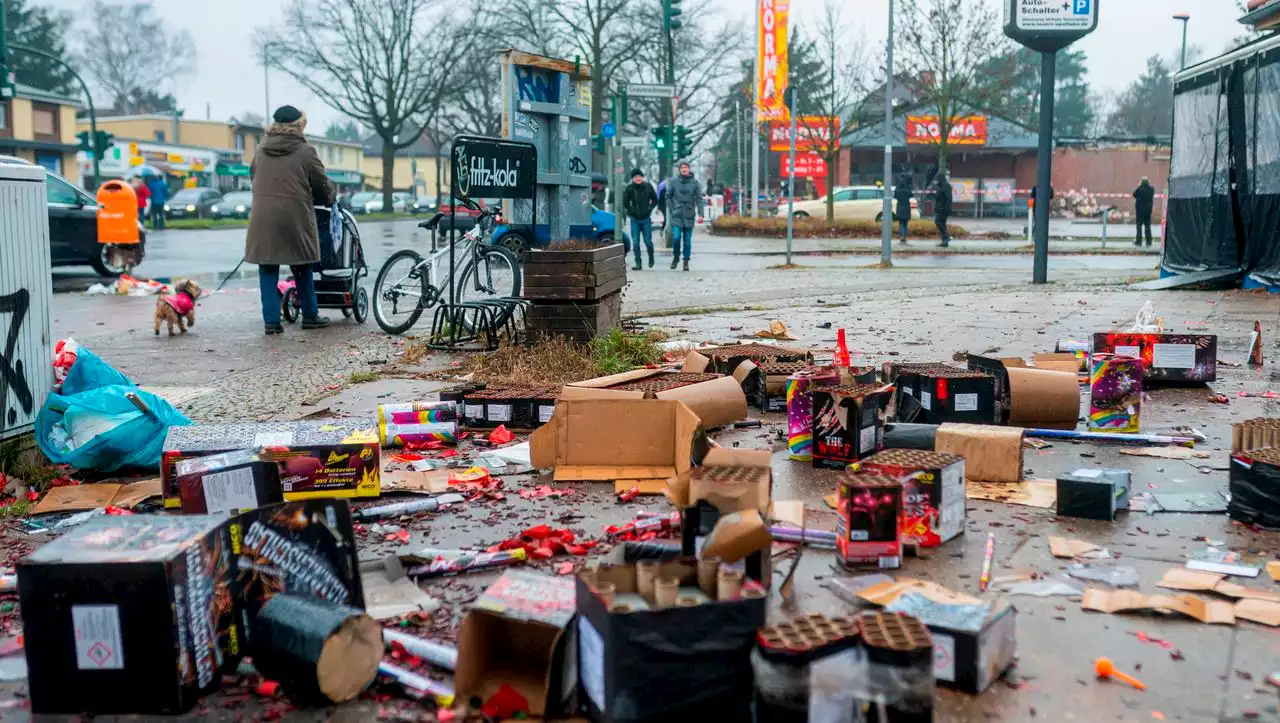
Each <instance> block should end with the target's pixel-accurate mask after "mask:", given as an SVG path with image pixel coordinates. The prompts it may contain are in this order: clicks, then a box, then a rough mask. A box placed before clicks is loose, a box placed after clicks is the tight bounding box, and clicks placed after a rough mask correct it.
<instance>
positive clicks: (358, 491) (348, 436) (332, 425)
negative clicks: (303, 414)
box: [160, 419, 382, 509]
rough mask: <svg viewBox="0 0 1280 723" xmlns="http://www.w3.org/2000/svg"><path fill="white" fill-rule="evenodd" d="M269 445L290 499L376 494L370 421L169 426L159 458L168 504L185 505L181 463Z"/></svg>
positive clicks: (375, 442) (375, 447)
mask: <svg viewBox="0 0 1280 723" xmlns="http://www.w3.org/2000/svg"><path fill="white" fill-rule="evenodd" d="M262 447H269V448H271V450H272V455H273V456H274V457H276V458H278V459H279V461H280V462H281V477H280V483H281V487H282V489H283V490H284V498H285V499H286V500H300V499H309V498H317V497H377V496H378V495H379V494H380V492H381V488H380V486H379V477H378V475H379V472H380V470H381V468H382V464H381V461H380V455H381V451H382V449H381V446H380V443H379V438H378V426H377V423H376V422H374V421H372V420H353V419H325V420H317V421H302V422H270V423H262V424H195V425H190V426H184V427H170V428H169V432H168V434H167V435H166V436H165V442H164V452H163V456H162V457H161V460H160V478H161V481H162V483H163V485H164V506H165V507H167V508H173V509H177V508H180V507H181V506H182V501H181V494H180V491H179V489H178V475H177V464H178V462H180V461H182V460H184V459H192V458H194V457H206V456H209V455H213V454H221V453H223V452H231V451H234V450H238V449H258V448H262Z"/></svg>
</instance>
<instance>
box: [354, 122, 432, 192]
mask: <svg viewBox="0 0 1280 723" xmlns="http://www.w3.org/2000/svg"><path fill="white" fill-rule="evenodd" d="M382 177H383V169H382V139H380V138H378V137H377V136H369V137H368V138H366V139H365V140H364V181H365V187H366V188H368V189H371V190H380V189H381V188H382ZM391 186H392V188H393V189H394V190H396V191H404V192H406V193H410V194H412V195H414V196H417V197H419V198H422V197H427V198H435V197H436V194H437V191H438V192H439V193H440V194H448V193H449V154H448V150H447V149H442V148H440V147H439V146H437V145H436V143H435V142H434V141H432V140H431V138H430V137H429V136H428V135H427V134H426V133H425V132H423V133H420V134H419V135H418V140H417V141H416V142H414V143H413V144H412V145H410V146H407V147H405V148H401V149H400V150H398V151H396V155H395V162H394V164H393V166H392V175H391Z"/></svg>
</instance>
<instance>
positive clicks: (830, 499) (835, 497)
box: [822, 492, 840, 510]
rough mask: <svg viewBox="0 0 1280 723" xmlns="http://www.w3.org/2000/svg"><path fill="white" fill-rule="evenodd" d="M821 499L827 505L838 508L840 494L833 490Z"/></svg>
mask: <svg viewBox="0 0 1280 723" xmlns="http://www.w3.org/2000/svg"><path fill="white" fill-rule="evenodd" d="M822 501H823V502H826V503H827V507H830V508H831V509H833V510H835V509H839V508H840V495H839V494H837V493H835V492H832V493H831V494H829V495H827V496H826V497H823V498H822Z"/></svg>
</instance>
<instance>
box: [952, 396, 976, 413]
mask: <svg viewBox="0 0 1280 723" xmlns="http://www.w3.org/2000/svg"><path fill="white" fill-rule="evenodd" d="M956 411H957V412H976V411H978V395H977V394H957V395H956Z"/></svg>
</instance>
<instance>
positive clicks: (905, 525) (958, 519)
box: [858, 449, 965, 547]
mask: <svg viewBox="0 0 1280 723" xmlns="http://www.w3.org/2000/svg"><path fill="white" fill-rule="evenodd" d="M858 466H859V469H860V470H862V471H865V472H871V473H877V474H886V475H889V476H891V477H901V478H903V489H902V506H903V522H902V543H903V544H904V545H914V546H917V547H938V546H939V545H941V544H942V543H944V542H947V541H948V540H950V539H952V538H954V537H956V536H957V535H959V534H960V533H962V532H964V523H965V478H964V457H961V456H959V455H956V454H942V453H940V452H928V451H924V450H918V449H886V450H884V451H883V452H877V453H876V454H874V455H872V456H871V457H868V458H867V459H865V460H863V461H862V462H860V463H859V465H858Z"/></svg>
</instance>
